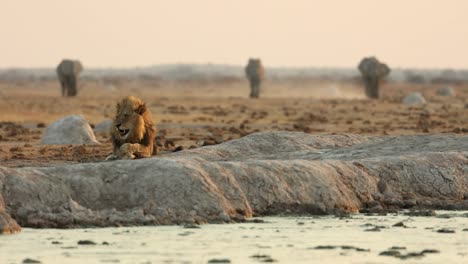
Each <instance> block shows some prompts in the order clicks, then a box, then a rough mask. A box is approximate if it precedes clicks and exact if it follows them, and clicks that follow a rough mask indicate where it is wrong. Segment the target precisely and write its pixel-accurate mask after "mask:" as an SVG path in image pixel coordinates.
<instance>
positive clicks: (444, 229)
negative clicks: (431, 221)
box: [437, 228, 455, 234]
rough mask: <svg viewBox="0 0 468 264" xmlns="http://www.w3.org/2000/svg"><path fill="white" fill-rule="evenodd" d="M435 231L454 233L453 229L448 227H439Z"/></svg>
mask: <svg viewBox="0 0 468 264" xmlns="http://www.w3.org/2000/svg"><path fill="white" fill-rule="evenodd" d="M437 233H443V234H453V233H455V230H452V229H448V228H441V229H438V230H437Z"/></svg>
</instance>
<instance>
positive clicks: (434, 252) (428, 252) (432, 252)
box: [421, 249, 440, 254]
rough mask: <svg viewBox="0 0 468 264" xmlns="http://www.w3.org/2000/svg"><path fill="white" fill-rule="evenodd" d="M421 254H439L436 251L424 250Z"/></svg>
mask: <svg viewBox="0 0 468 264" xmlns="http://www.w3.org/2000/svg"><path fill="white" fill-rule="evenodd" d="M421 253H422V254H437V253H440V251H439V250H437V249H425V250H423V251H421Z"/></svg>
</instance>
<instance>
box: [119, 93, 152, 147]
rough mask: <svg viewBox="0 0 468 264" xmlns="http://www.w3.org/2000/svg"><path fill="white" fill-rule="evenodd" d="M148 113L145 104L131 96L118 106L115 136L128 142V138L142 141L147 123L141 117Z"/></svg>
mask: <svg viewBox="0 0 468 264" xmlns="http://www.w3.org/2000/svg"><path fill="white" fill-rule="evenodd" d="M145 111H146V106H145V104H144V103H143V102H142V101H141V100H140V99H138V98H135V97H133V96H129V97H127V98H125V99H123V100H122V102H120V103H118V104H117V114H116V117H115V120H114V127H113V129H115V133H114V134H115V135H117V136H118V137H120V138H121V139H122V140H124V141H126V140H127V138H130V139H135V140H140V139H141V137H143V132H144V129H145V128H144V126H145V121H144V119H143V117H142V116H141V115H142V114H143V113H144V112H145Z"/></svg>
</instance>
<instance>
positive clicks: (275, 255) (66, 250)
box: [0, 212, 468, 264]
mask: <svg viewBox="0 0 468 264" xmlns="http://www.w3.org/2000/svg"><path fill="white" fill-rule="evenodd" d="M465 213H467V212H457V213H455V215H454V213H453V212H438V214H439V216H440V214H451V217H450V218H441V217H409V216H405V215H394V216H364V215H353V216H352V217H351V218H345V219H339V218H335V217H266V218H261V219H262V220H264V221H265V223H243V224H224V225H203V226H201V228H198V229H192V228H184V227H182V226H156V227H130V228H129V227H120V228H99V229H74V230H58V229H29V228H25V229H23V231H22V232H21V233H19V234H15V235H5V236H0V263H6V264H9V263H22V261H23V260H24V259H26V258H30V259H35V260H39V261H41V262H42V263H87V264H89V263H185V264H188V263H208V262H209V261H210V260H212V259H229V260H230V263H262V261H263V262H265V260H267V259H268V257H270V258H271V259H272V260H274V261H275V263H401V262H405V263H468V231H463V229H466V228H468V217H466V216H465V215H464V214H465ZM399 221H404V224H405V225H406V226H407V228H404V227H393V225H394V224H395V223H397V222H399ZM375 225H378V226H383V227H382V228H381V230H380V232H371V231H365V230H367V229H372V228H373V227H374V226H375ZM441 228H448V229H451V230H454V231H455V233H439V232H437V230H439V229H441ZM79 240H91V241H93V242H95V243H96V245H78V243H77V242H78V241H79ZM104 242H106V243H109V244H108V245H105V244H106V243H105V244H103V243H104ZM324 245H332V246H343V245H346V246H353V247H356V248H361V249H365V250H369V251H358V250H356V249H353V248H352V249H346V248H345V249H343V248H341V247H337V248H334V249H314V248H315V247H317V246H324ZM393 246H398V247H406V250H399V252H400V253H401V254H402V255H405V254H407V253H409V252H420V251H422V250H425V249H435V250H438V251H440V253H428V254H424V256H422V257H415V258H410V259H408V260H401V259H399V258H396V257H392V256H379V254H380V253H381V252H382V251H386V250H388V249H389V248H390V247H393ZM254 255H267V256H268V257H263V258H253V257H252V256H254Z"/></svg>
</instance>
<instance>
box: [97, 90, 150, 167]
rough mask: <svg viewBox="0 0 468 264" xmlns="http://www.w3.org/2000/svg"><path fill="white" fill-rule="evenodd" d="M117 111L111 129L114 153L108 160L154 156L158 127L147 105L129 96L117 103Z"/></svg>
mask: <svg viewBox="0 0 468 264" xmlns="http://www.w3.org/2000/svg"><path fill="white" fill-rule="evenodd" d="M116 110H117V114H116V116H115V119H114V120H113V123H112V128H111V137H112V144H113V145H114V151H113V154H112V155H110V156H109V157H107V158H106V160H115V159H134V158H147V157H150V156H151V155H152V154H153V144H154V138H155V135H156V127H155V125H154V124H153V118H152V117H151V112H150V111H149V110H148V108H147V107H146V105H145V103H144V102H143V101H141V100H140V99H138V98H136V97H133V96H128V97H127V98H125V99H123V100H122V101H121V102H119V103H117V108H116Z"/></svg>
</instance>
